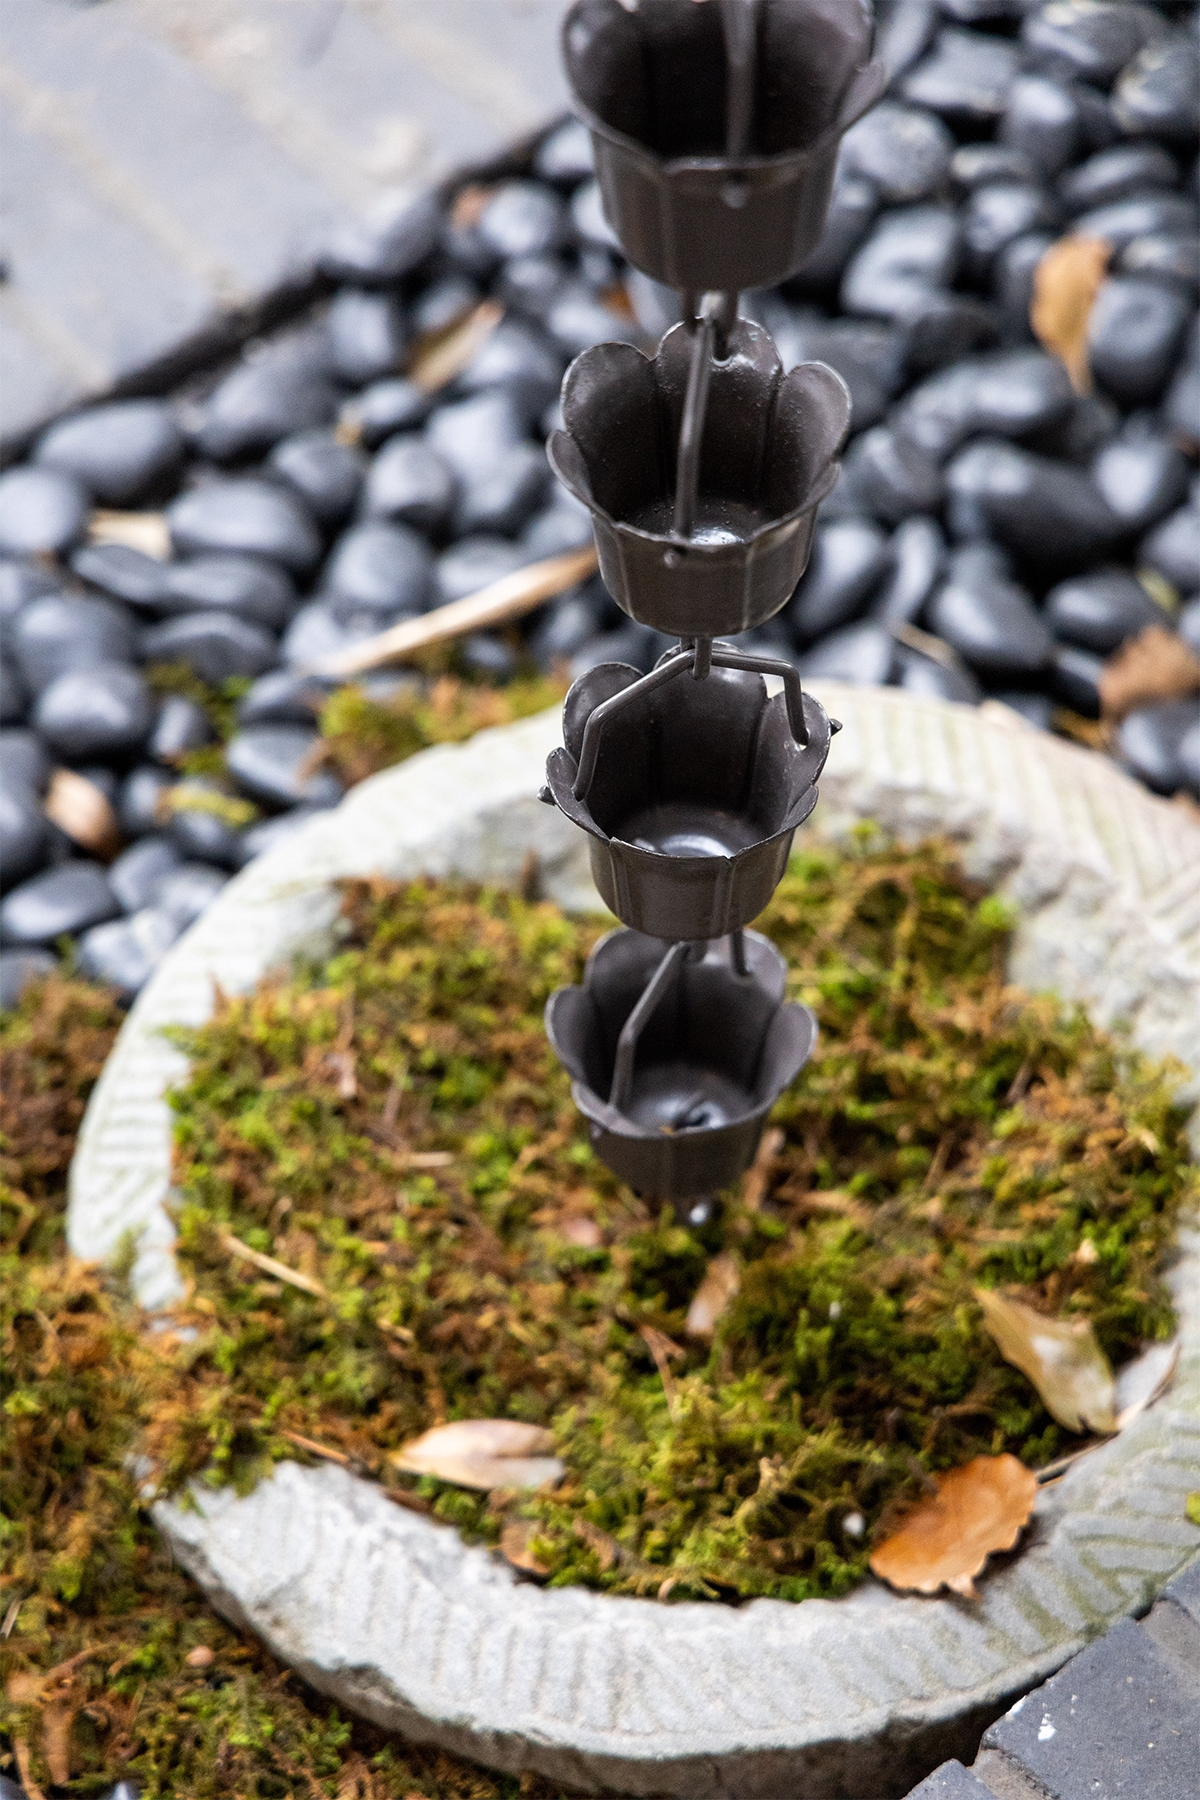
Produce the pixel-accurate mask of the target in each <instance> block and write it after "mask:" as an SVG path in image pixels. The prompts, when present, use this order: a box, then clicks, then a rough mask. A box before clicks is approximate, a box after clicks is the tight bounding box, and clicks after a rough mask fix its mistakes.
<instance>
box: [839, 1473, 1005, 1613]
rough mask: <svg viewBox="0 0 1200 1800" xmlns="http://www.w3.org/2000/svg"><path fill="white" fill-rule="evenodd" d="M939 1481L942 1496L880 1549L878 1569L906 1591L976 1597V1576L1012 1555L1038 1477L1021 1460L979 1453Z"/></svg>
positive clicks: (874, 1563) (875, 1558)
mask: <svg viewBox="0 0 1200 1800" xmlns="http://www.w3.org/2000/svg"><path fill="white" fill-rule="evenodd" d="M936 1481H937V1493H936V1494H934V1495H931V1496H930V1498H929V1499H927V1500H922V1501H921V1502H920V1504H919V1505H918V1506H916V1507H915V1508H914V1509H913V1511H912V1512H910V1513H909V1514H908V1515H907V1517H906V1518H905V1520H904V1522H903V1524H902V1525H901V1526H900V1528H899V1530H897V1531H894V1532H893V1533H892V1535H891V1537H889V1538H887V1539H886V1540H885V1541H884V1542H883V1543H882V1544H880V1545H879V1546H878V1547H877V1549H876V1550H875V1551H874V1552H873V1554H872V1556H871V1570H872V1573H874V1574H876V1575H878V1576H879V1578H880V1579H881V1580H882V1581H886V1582H888V1583H889V1584H890V1585H891V1586H892V1587H894V1588H899V1589H901V1590H902V1591H903V1592H905V1593H917V1594H936V1593H937V1592H938V1590H939V1589H940V1588H943V1587H946V1588H949V1589H950V1590H951V1592H952V1593H955V1594H962V1595H963V1597H964V1598H965V1599H967V1600H974V1599H976V1598H977V1595H976V1591H975V1581H974V1577H975V1576H976V1575H978V1574H979V1572H980V1570H981V1569H982V1568H983V1565H984V1563H985V1562H986V1561H987V1559H988V1557H989V1556H990V1555H991V1554H992V1552H993V1551H995V1550H1011V1549H1012V1547H1013V1545H1014V1544H1015V1543H1016V1541H1017V1539H1018V1538H1019V1537H1020V1535H1021V1532H1022V1531H1023V1529H1024V1527H1025V1525H1026V1524H1027V1522H1028V1520H1029V1515H1030V1513H1031V1512H1032V1511H1033V1503H1034V1500H1035V1499H1036V1498H1037V1491H1038V1480H1037V1476H1036V1475H1035V1474H1034V1472H1033V1470H1032V1469H1027V1468H1026V1467H1025V1465H1024V1463H1023V1462H1019V1461H1018V1460H1017V1458H1016V1457H1015V1456H1008V1455H1005V1456H976V1457H975V1458H974V1459H973V1460H972V1461H971V1462H969V1463H964V1464H963V1466H962V1468H960V1469H950V1470H948V1471H947V1473H946V1474H945V1475H939V1476H937V1477H936Z"/></svg>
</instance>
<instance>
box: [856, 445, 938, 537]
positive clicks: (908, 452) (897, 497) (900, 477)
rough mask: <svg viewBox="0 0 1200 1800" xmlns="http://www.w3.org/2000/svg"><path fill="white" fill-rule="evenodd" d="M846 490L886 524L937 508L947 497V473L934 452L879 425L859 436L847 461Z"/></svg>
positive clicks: (866, 510) (933, 510) (897, 522)
mask: <svg viewBox="0 0 1200 1800" xmlns="http://www.w3.org/2000/svg"><path fill="white" fill-rule="evenodd" d="M843 468H844V471H845V475H844V479H845V483H846V491H847V494H848V495H849V496H851V497H852V498H853V501H854V503H855V504H856V506H857V507H858V508H859V509H860V510H861V511H863V512H866V513H871V514H872V515H873V516H874V517H875V518H877V519H882V520H883V521H884V522H885V523H886V524H889V525H897V524H899V522H900V521H901V519H905V518H908V517H909V515H910V514H912V513H934V512H936V511H937V510H938V507H939V506H940V505H941V501H942V472H941V469H940V468H939V467H938V464H937V462H936V461H935V459H934V458H933V457H932V456H931V455H930V454H929V452H928V451H927V450H925V449H923V448H922V447H921V445H920V444H918V443H916V442H914V441H913V439H912V438H909V437H905V436H902V435H900V434H898V433H897V432H895V431H892V430H890V429H889V428H888V427H887V426H886V425H876V426H874V427H873V428H872V429H871V430H870V431H864V432H863V433H862V434H861V435H860V436H859V437H857V438H855V440H854V443H853V444H852V445H851V447H850V451H849V453H848V455H847V457H846V461H845V463H844V465H843Z"/></svg>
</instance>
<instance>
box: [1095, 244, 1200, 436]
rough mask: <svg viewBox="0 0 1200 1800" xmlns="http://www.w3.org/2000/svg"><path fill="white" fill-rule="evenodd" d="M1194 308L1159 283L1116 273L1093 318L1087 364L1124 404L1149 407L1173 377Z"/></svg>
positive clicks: (1102, 292)
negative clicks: (1173, 370)
mask: <svg viewBox="0 0 1200 1800" xmlns="http://www.w3.org/2000/svg"><path fill="white" fill-rule="evenodd" d="M1191 311H1192V309H1191V307H1190V306H1189V305H1188V303H1187V301H1186V300H1185V299H1184V298H1183V296H1182V295H1181V294H1177V293H1176V292H1175V291H1174V289H1172V288H1170V287H1165V286H1164V285H1163V283H1162V282H1159V281H1147V280H1144V279H1139V277H1138V276H1136V275H1116V276H1113V277H1111V278H1110V279H1109V280H1108V281H1106V282H1104V283H1103V285H1102V286H1101V288H1100V292H1099V293H1098V294H1097V296H1096V301H1095V305H1094V306H1093V307H1092V310H1091V315H1090V317H1089V319H1088V330H1087V345H1088V362H1089V365H1090V367H1091V370H1092V374H1093V375H1094V376H1095V378H1096V380H1097V381H1098V382H1099V383H1100V385H1101V387H1102V388H1103V389H1104V390H1105V392H1106V393H1109V394H1111V395H1112V397H1113V399H1114V400H1116V401H1117V403H1118V404H1119V405H1121V406H1127V407H1132V406H1147V405H1150V404H1151V403H1152V402H1153V401H1155V400H1157V399H1158V397H1159V395H1160V394H1161V393H1162V391H1163V389H1164V388H1165V386H1166V385H1167V382H1168V380H1169V379H1170V375H1171V371H1172V369H1173V368H1174V366H1175V363H1176V360H1177V358H1178V355H1179V349H1180V345H1181V344H1182V341H1183V334H1184V331H1185V329H1186V327H1187V322H1188V319H1189V317H1190V316H1191Z"/></svg>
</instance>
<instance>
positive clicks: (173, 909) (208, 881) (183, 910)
mask: <svg viewBox="0 0 1200 1800" xmlns="http://www.w3.org/2000/svg"><path fill="white" fill-rule="evenodd" d="M180 816H181V817H182V815H180ZM232 866H235V867H236V866H237V865H236V864H234V865H232ZM228 880H229V877H228V875H226V874H225V873H224V872H223V869H220V868H219V869H214V868H213V867H212V866H211V864H210V863H207V862H205V861H203V860H201V859H199V858H198V859H197V860H196V861H195V862H186V863H183V864H182V865H181V866H180V867H179V868H178V869H174V870H172V872H171V874H169V875H166V876H164V877H163V882H162V886H161V887H160V888H159V890H158V900H157V903H156V904H157V905H158V907H159V908H160V909H161V910H162V911H163V912H164V913H166V915H167V917H168V918H169V919H171V920H173V921H174V924H175V927H176V930H177V931H186V930H187V928H188V926H189V925H191V924H193V923H194V922H195V920H197V919H198V918H199V917H200V914H201V913H202V912H205V911H206V910H207V908H208V907H209V906H211V904H212V902H213V901H214V900H215V899H216V897H217V895H218V894H219V893H220V891H221V889H222V888H223V887H224V886H225V883H226V882H227V881H228Z"/></svg>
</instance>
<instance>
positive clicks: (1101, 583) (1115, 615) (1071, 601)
mask: <svg viewBox="0 0 1200 1800" xmlns="http://www.w3.org/2000/svg"><path fill="white" fill-rule="evenodd" d="M1045 619H1046V623H1047V624H1048V625H1049V627H1050V629H1051V631H1052V632H1053V633H1054V635H1055V637H1056V638H1061V639H1062V640H1063V641H1064V642H1065V643H1068V644H1076V645H1078V646H1079V648H1080V649H1083V650H1092V651H1095V652H1096V653H1097V654H1098V655H1101V656H1109V655H1111V654H1112V652H1113V651H1114V650H1116V649H1119V648H1120V646H1121V645H1122V644H1123V643H1124V642H1125V640H1126V639H1127V638H1131V637H1137V635H1138V633H1139V632H1141V631H1144V630H1145V628H1146V626H1147V625H1162V624H1164V623H1165V616H1164V614H1163V610H1162V608H1161V606H1158V605H1156V604H1155V602H1154V601H1153V600H1152V599H1151V598H1150V596H1149V594H1148V593H1147V592H1146V590H1145V588H1144V587H1143V586H1142V584H1141V582H1140V581H1138V580H1137V579H1136V578H1135V577H1134V576H1133V575H1131V574H1130V573H1129V571H1128V570H1127V569H1096V570H1095V571H1094V572H1093V573H1092V574H1090V575H1072V576H1071V577H1070V578H1069V579H1068V580H1067V581H1060V582H1059V584H1058V586H1057V587H1055V588H1052V589H1051V590H1050V592H1049V593H1048V594H1047V596H1046V604H1045Z"/></svg>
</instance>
